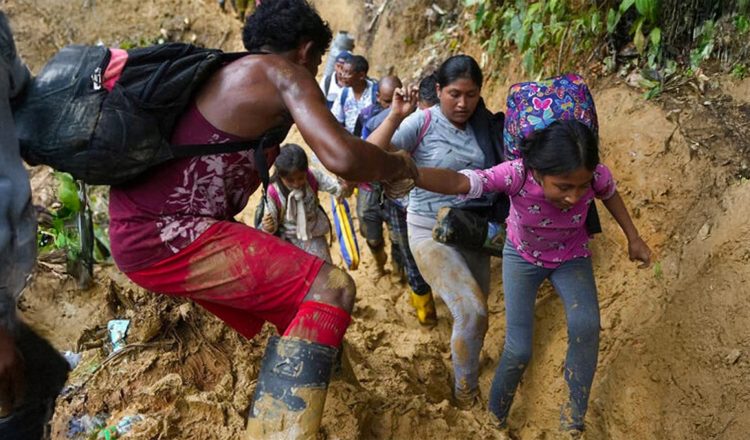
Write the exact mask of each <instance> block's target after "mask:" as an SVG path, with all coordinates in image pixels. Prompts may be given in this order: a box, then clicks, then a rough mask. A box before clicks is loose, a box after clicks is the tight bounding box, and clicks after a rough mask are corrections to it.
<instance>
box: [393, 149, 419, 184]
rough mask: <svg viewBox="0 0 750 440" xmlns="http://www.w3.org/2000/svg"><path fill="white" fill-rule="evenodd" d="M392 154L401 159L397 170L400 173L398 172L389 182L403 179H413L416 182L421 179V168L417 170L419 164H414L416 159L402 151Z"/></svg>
mask: <svg viewBox="0 0 750 440" xmlns="http://www.w3.org/2000/svg"><path fill="white" fill-rule="evenodd" d="M390 154H393V155H394V156H396V157H397V158H398V159H399V162H400V165H399V167H398V169H397V170H398V171H397V172H396V174H395V175H394V176H393V177H391V179H389V182H394V181H396V180H402V179H411V180H414V181H416V180H417V179H418V178H419V168H417V164H416V163H415V162H414V159H413V158H412V157H411V155H410V154H409V153H407V152H406V151H403V150H400V151H396V152H394V153H390Z"/></svg>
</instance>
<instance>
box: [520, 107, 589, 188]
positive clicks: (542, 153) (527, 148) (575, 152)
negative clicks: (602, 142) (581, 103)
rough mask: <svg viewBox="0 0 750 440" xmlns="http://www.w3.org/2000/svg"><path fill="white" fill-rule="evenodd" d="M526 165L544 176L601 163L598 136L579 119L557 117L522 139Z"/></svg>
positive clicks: (522, 153) (522, 150)
mask: <svg viewBox="0 0 750 440" xmlns="http://www.w3.org/2000/svg"><path fill="white" fill-rule="evenodd" d="M521 155H522V156H523V162H524V165H525V166H526V167H527V168H529V169H532V170H536V171H537V172H539V173H540V174H542V175H544V176H554V175H560V174H566V173H569V172H571V171H574V170H576V169H578V168H580V167H585V168H586V169H587V170H589V171H594V169H595V168H596V166H597V165H598V164H599V138H598V137H597V135H596V134H594V132H593V131H592V130H591V129H590V128H589V127H587V126H586V125H585V124H583V123H581V122H578V121H576V120H566V121H555V122H553V123H552V124H550V125H549V126H548V127H547V128H545V129H543V130H540V131H538V132H536V133H534V134H532V135H531V136H529V137H528V138H526V139H524V140H523V142H521Z"/></svg>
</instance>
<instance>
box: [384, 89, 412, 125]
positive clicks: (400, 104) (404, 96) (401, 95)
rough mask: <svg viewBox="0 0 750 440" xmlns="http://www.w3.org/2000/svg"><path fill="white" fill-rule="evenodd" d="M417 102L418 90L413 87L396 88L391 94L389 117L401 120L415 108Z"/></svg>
mask: <svg viewBox="0 0 750 440" xmlns="http://www.w3.org/2000/svg"><path fill="white" fill-rule="evenodd" d="M418 101H419V89H418V88H417V87H415V86H414V85H410V86H408V87H402V88H398V89H396V90H395V91H394V92H393V102H392V103H391V113H390V115H389V116H392V117H394V118H398V119H399V120H403V119H404V118H405V117H407V116H409V115H410V114H411V113H412V112H413V111H414V110H415V109H416V108H417V102H418Z"/></svg>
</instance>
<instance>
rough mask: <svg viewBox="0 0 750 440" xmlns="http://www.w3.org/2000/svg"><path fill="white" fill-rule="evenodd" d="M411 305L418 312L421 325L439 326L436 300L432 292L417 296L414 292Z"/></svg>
mask: <svg viewBox="0 0 750 440" xmlns="http://www.w3.org/2000/svg"><path fill="white" fill-rule="evenodd" d="M411 305H412V306H413V307H414V309H415V310H416V311H417V319H418V320H419V323H420V324H422V325H425V326H433V325H435V324H437V312H436V311H435V300H434V299H433V298H432V292H427V293H425V294H424V295H417V294H416V293H415V292H414V291H412V292H411Z"/></svg>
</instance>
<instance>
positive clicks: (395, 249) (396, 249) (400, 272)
mask: <svg viewBox="0 0 750 440" xmlns="http://www.w3.org/2000/svg"><path fill="white" fill-rule="evenodd" d="M393 204H394V203H393V201H392V200H390V199H387V198H384V200H383V204H382V206H381V210H380V216H381V218H382V219H383V220H382V221H383V223H385V224H386V225H387V226H388V238H389V239H390V241H391V276H393V277H395V278H396V281H397V282H399V283H401V284H406V281H407V280H406V268H405V267H406V263H405V262H404V253H403V251H402V250H401V246H402V245H401V240H400V237H399V236H398V234H397V233H396V227H397V226H394V224H393V221H392V219H391V210H392V209H393V207H392V205H393Z"/></svg>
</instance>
